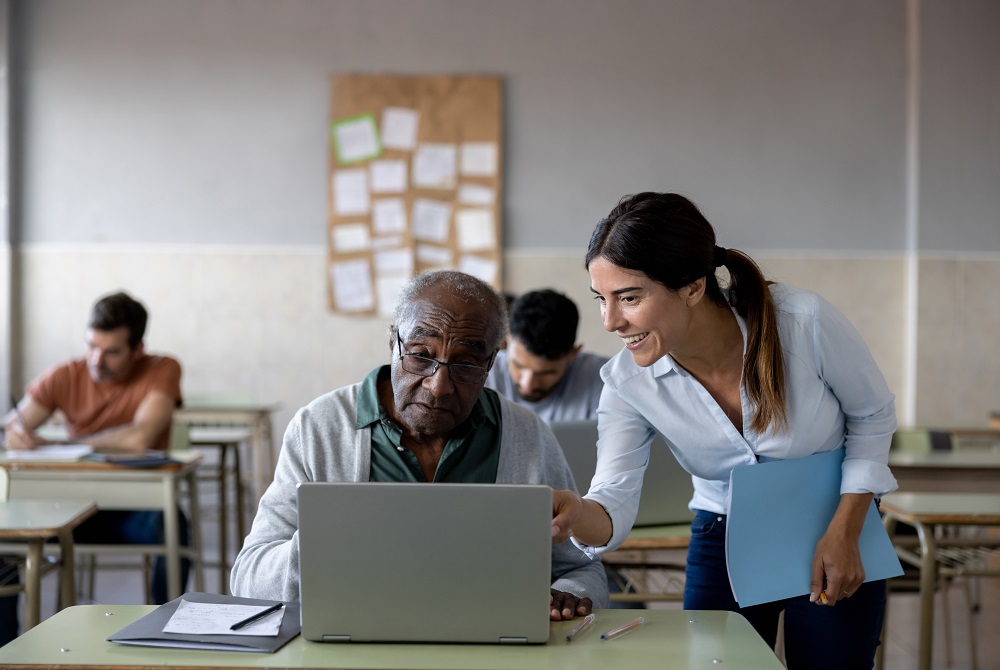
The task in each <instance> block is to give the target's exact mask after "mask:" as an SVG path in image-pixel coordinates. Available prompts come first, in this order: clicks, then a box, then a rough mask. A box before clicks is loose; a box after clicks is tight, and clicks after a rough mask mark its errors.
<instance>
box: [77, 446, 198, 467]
mask: <svg viewBox="0 0 1000 670" xmlns="http://www.w3.org/2000/svg"><path fill="white" fill-rule="evenodd" d="M83 458H84V460H87V461H96V462H98V463H112V464H114V465H121V466H124V467H129V468H156V467H159V466H161V465H177V464H178V463H179V461H176V460H174V459H172V458H170V456H169V455H168V454H167V452H165V451H153V450H150V451H140V452H121V453H113V452H96V451H95V452H94V453H92V454H87V455H86V456H84V457H83Z"/></svg>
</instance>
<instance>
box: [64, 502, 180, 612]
mask: <svg viewBox="0 0 1000 670" xmlns="http://www.w3.org/2000/svg"><path fill="white" fill-rule="evenodd" d="M178 519H179V526H180V534H181V537H180V543H181V544H182V545H183V546H185V547H186V546H190V540H189V534H188V521H187V517H185V516H184V513H183V512H181V511H180V510H178ZM73 541H74V542H76V543H78V544H163V542H164V535H163V512H156V511H141V512H140V511H131V510H100V511H98V512H97V514H95V515H94V516H92V517H90V518H89V519H87V520H86V521H84V522H83V523H82V524H80V526H79V527H78V528H77V529H76V530H75V531H73ZM190 571H191V561H189V560H188V559H186V558H182V559H181V591H184V590H185V589H186V585H187V580H188V574H189V573H190ZM151 582H152V583H151V585H150V586H151V591H152V594H153V603H154V604H156V605H162V604H163V603H165V602H167V561H166V558H165V557H164V556H157V557H156V560H155V562H154V564H153V576H152V579H151Z"/></svg>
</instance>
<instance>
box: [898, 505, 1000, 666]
mask: <svg viewBox="0 0 1000 670" xmlns="http://www.w3.org/2000/svg"><path fill="white" fill-rule="evenodd" d="M995 490H996V489H995ZM881 510H882V516H883V518H884V521H885V525H886V530H887V531H888V532H889V537H890V538H893V539H894V535H895V529H896V526H897V524H898V523H899V522H902V523H905V524H908V525H910V526H913V527H914V528H916V530H917V538H918V540H919V551H913V550H912V549H910V548H907V547H905V546H900V545H899V544H897V546H896V553H897V554H898V555H899V557H900V559H901V560H903V561H905V562H907V563H909V564H910V565H914V566H917V567H919V568H920V637H919V639H920V655H919V660H920V666H919V667H920V670H930V667H931V658H932V656H931V652H932V643H933V639H934V590H935V588H936V587H937V581H938V574H939V564H940V563H942V562H944V563H945V564H946V567H945V568H943V569H941V570H940V571H941V572H943V571H944V570H947V571H948V573H949V574H952V575H958V574H962V575H968V576H993V577H1000V569H997V568H996V567H993V568H990V567H989V566H988V565H987V560H986V558H987V556H988V552H990V551H993V552H994V556H995V551H996V549H997V547H998V546H1000V541H997V540H992V541H990V540H986V541H982V540H979V539H972V540H970V539H969V538H961V537H960V538H956V539H954V540H945V539H943V538H942V539H938V537H937V535H938V533H937V530H938V528H939V527H940V526H1000V494H997V493H965V494H958V493H890V494H888V495H887V496H885V497H883V498H882V504H881ZM942 549H947V550H948V551H947V553H944V554H942V553H939V550H942Z"/></svg>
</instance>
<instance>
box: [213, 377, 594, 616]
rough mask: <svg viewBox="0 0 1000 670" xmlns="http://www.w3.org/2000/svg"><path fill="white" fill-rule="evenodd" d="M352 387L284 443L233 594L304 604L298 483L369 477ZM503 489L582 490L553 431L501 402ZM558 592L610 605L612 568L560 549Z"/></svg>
mask: <svg viewBox="0 0 1000 670" xmlns="http://www.w3.org/2000/svg"><path fill="white" fill-rule="evenodd" d="M360 386H361V385H360V384H354V385H352V386H346V387H344V388H341V389H337V390H335V391H331V392H330V393H327V394H325V395H322V396H320V397H319V398H316V399H315V400H313V401H312V402H311V403H309V404H308V405H306V406H305V407H303V408H302V409H300V410H299V411H298V412H297V413H296V414H295V417H294V418H293V419H292V421H291V423H289V425H288V429H287V430H286V431H285V438H284V442H283V444H282V448H281V453H280V455H279V457H278V464H277V467H276V468H275V473H274V481H273V482H272V483H271V485H270V486H269V487H268V488H267V491H265V492H264V495H263V497H262V498H261V500H260V506H259V507H258V509H257V516H256V517H255V518H254V521H253V526H252V528H251V529H250V534H249V535H247V538H246V541H245V542H244V543H243V548H242V549H241V550H240V553H239V555H238V556H237V557H236V562H235V563H234V564H233V570H232V576H231V579H230V589H231V593H232V594H233V595H236V596H243V597H248V598H267V599H271V600H298V599H299V542H298V512H297V510H296V486H297V485H298V484H299V482H324V481H349V482H362V481H367V480H368V473H369V470H370V466H371V430H369V429H367V428H366V429H363V430H358V429H357V428H355V424H356V422H357V404H358V389H359V388H360ZM500 408H501V412H500V418H501V425H502V430H501V434H502V437H501V440H500V460H499V463H498V466H497V483H498V484H546V485H548V486H551V487H552V488H553V489H575V488H576V486H575V484H574V482H573V475H572V474H571V473H570V470H569V466H568V465H567V464H566V459H565V457H564V456H563V453H562V450H561V449H560V447H559V443H558V442H557V441H556V439H555V436H553V435H552V431H550V430H549V428H548V426H546V425H545V423H544V422H543V421H542V420H541V419H539V418H538V417H537V416H535V415H534V414H533V413H532V412H531V411H529V410H527V409H525V408H523V407H520V406H518V405H517V404H515V403H513V402H511V401H509V400H507V399H505V398H503V397H501V398H500ZM552 580H553V581H552V587H553V588H555V589H559V590H560V591H566V592H569V593H572V594H574V595H577V596H579V597H589V598H590V599H591V600H593V602H594V607H595V608H603V607H607V606H608V587H607V578H606V577H605V573H604V567H603V566H602V565H601V563H600V562H599V561H592V560H590V559H589V558H587V557H586V556H585V555H584V554H583V553H582V552H581V551H580V550H579V549H578V548H577V547H576V546H574V545H573V543H572V542H569V541H566V542H563V543H561V544H556V545H553V547H552Z"/></svg>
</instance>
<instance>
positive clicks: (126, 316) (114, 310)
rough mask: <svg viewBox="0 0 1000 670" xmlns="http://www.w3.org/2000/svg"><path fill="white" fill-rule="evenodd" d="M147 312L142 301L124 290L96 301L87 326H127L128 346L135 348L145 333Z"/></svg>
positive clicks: (116, 327) (105, 328)
mask: <svg viewBox="0 0 1000 670" xmlns="http://www.w3.org/2000/svg"><path fill="white" fill-rule="evenodd" d="M147 319H148V314H147V313H146V308H145V307H143V306H142V303H141V302H139V301H137V300H134V299H133V298H132V296H130V295H129V294H127V293H124V292H118V293H112V294H111V295H106V296H104V297H103V298H101V299H100V300H98V301H97V304H95V305H94V308H93V309H92V310H91V312H90V322H89V323H88V324H87V327H88V328H93V329H94V330H104V331H107V330H116V329H118V328H122V327H124V328H128V346H129V348H131V349H135V348H136V347H137V346H139V343H140V342H142V338H143V336H144V335H145V334H146V320H147Z"/></svg>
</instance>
